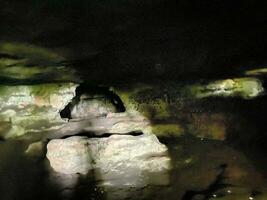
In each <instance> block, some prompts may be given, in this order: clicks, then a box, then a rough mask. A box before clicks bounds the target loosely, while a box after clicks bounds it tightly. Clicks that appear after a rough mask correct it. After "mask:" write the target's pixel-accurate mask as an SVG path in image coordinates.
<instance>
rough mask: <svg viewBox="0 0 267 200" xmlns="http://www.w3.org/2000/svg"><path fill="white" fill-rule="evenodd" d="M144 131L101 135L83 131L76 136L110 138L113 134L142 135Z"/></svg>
mask: <svg viewBox="0 0 267 200" xmlns="http://www.w3.org/2000/svg"><path fill="white" fill-rule="evenodd" d="M143 134H144V133H143V132H135V131H133V132H129V133H126V134H116V133H104V134H101V135H96V134H95V133H94V132H82V133H79V134H75V136H84V137H87V138H108V137H110V136H112V135H131V136H140V135H143ZM72 136H74V135H65V136H63V137H61V138H60V139H66V138H69V137H72Z"/></svg>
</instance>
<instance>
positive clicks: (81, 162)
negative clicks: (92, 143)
mask: <svg viewBox="0 0 267 200" xmlns="http://www.w3.org/2000/svg"><path fill="white" fill-rule="evenodd" d="M46 156H47V158H48V160H49V161H50V165H51V167H52V168H53V169H54V170H55V171H56V172H60V173H63V174H76V173H80V174H87V173H88V171H89V170H90V169H92V158H91V154H90V151H89V148H88V140H87V139H86V138H85V137H70V138H67V139H55V140H52V141H50V142H49V143H48V144H47V154H46Z"/></svg>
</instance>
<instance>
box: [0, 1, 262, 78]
mask: <svg viewBox="0 0 267 200" xmlns="http://www.w3.org/2000/svg"><path fill="white" fill-rule="evenodd" d="M266 11H267V6H265V5H263V4H260V1H255V0H250V1H241V0H236V1H233V0H202V1H198V0H180V1H179V0H153V1H152V0H146V1H144V0H112V1H109V0H90V1H88V0H46V1H43V0H42V1H41V0H24V1H20V0H8V1H2V3H1V7H0V27H1V28H0V37H1V41H2V42H6V41H7V42H19V43H26V44H33V45H37V46H40V47H47V48H50V49H51V50H52V51H54V52H58V53H60V54H62V55H64V57H65V60H64V63H65V64H66V65H69V66H71V67H74V68H75V69H77V71H78V73H79V74H80V76H82V79H84V80H92V81H99V82H101V81H118V82H124V81H145V80H158V79H160V80H184V79H186V80H191V79H201V78H218V77H231V76H239V75H241V73H242V72H243V71H244V70H247V69H251V68H255V67H259V66H264V65H266V62H267V59H266V58H267V55H266V51H267V37H266V35H267V23H266V22H267V21H266V20H267V12H266Z"/></svg>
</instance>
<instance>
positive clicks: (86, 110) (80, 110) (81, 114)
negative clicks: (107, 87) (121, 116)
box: [71, 97, 116, 118]
mask: <svg viewBox="0 0 267 200" xmlns="http://www.w3.org/2000/svg"><path fill="white" fill-rule="evenodd" d="M112 112H113V113H114V112H116V108H115V106H114V105H113V104H112V103H111V101H110V100H109V99H107V98H105V97H102V98H91V99H89V98H88V99H81V100H80V101H79V102H78V103H77V104H76V105H74V107H73V108H72V110H71V118H90V117H99V116H106V115H107V114H108V113H112Z"/></svg>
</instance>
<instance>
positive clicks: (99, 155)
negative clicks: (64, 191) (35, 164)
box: [47, 134, 171, 187]
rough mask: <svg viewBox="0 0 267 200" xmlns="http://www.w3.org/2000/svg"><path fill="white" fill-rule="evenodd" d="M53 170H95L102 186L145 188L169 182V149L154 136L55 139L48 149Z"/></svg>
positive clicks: (48, 156) (67, 172) (68, 172)
mask: <svg viewBox="0 0 267 200" xmlns="http://www.w3.org/2000/svg"><path fill="white" fill-rule="evenodd" d="M47 158H48V159H49V161H50V164H51V167H52V168H53V169H54V170H55V171H57V172H60V173H66V174H73V173H82V174H84V173H87V172H88V170H89V169H91V168H93V169H94V172H95V178H96V180H97V181H99V183H100V185H105V186H118V187H129V186H133V187H143V186H145V185H149V184H154V185H155V184H156V185H166V184H168V183H169V176H168V170H169V169H170V168H171V163H170V158H169V157H168V152H167V148H166V146H165V145H163V144H161V143H160V142H159V141H158V139H157V137H156V136H155V135H152V134H143V135H140V136H131V135H112V136H110V137H107V138H90V139H86V138H85V137H81V136H73V137H70V138H67V139H56V140H52V141H50V142H49V144H48V146H47Z"/></svg>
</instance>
